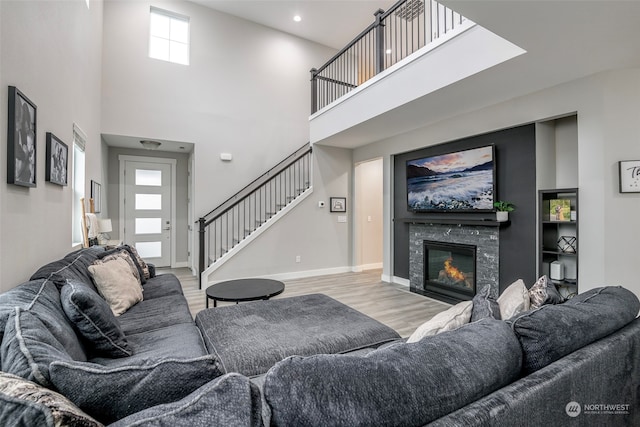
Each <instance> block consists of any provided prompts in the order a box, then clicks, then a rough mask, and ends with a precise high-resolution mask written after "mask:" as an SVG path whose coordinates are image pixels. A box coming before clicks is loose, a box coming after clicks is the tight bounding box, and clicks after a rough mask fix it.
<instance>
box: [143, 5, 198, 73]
mask: <svg viewBox="0 0 640 427" xmlns="http://www.w3.org/2000/svg"><path fill="white" fill-rule="evenodd" d="M149 57H150V58H154V59H160V60H163V61H169V62H174V63H176V64H182V65H189V18H188V17H187V16H182V15H177V14H175V13H172V12H167V11H166V10H162V9H158V8H155V7H152V8H151V21H150V25H149Z"/></svg>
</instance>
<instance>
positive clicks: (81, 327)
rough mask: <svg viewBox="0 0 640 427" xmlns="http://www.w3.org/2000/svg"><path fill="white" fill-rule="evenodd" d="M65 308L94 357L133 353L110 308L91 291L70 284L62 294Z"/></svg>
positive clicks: (68, 283)
mask: <svg viewBox="0 0 640 427" xmlns="http://www.w3.org/2000/svg"><path fill="white" fill-rule="evenodd" d="M60 299H61V301H62V308H63V309H64V312H65V314H66V315H67V317H68V318H69V320H70V321H71V322H72V323H73V326H74V328H75V329H76V330H77V331H78V333H79V334H80V335H81V336H82V337H83V338H84V339H85V341H86V343H87V345H88V347H89V348H90V349H91V350H92V351H93V353H94V354H93V355H94V356H102V357H127V356H131V355H132V354H133V352H132V351H131V349H130V348H129V344H128V343H127V339H126V338H125V336H124V333H123V332H122V330H121V329H120V323H119V322H118V319H116V316H114V314H113V312H112V311H111V308H110V307H109V304H107V302H106V301H105V300H104V299H103V298H102V297H100V295H98V294H97V293H96V292H95V291H93V290H92V289H90V288H89V287H87V286H85V285H83V284H81V283H77V282H75V283H74V282H71V281H68V282H67V284H66V285H64V286H63V287H62V290H61V291H60Z"/></svg>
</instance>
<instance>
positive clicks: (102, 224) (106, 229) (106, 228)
mask: <svg viewBox="0 0 640 427" xmlns="http://www.w3.org/2000/svg"><path fill="white" fill-rule="evenodd" d="M98 229H99V230H100V233H111V232H112V231H113V228H112V226H111V219H110V218H107V219H101V220H98Z"/></svg>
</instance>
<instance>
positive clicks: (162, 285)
mask: <svg viewBox="0 0 640 427" xmlns="http://www.w3.org/2000/svg"><path fill="white" fill-rule="evenodd" d="M183 294H184V293H183V292H182V285H181V284H180V281H179V280H178V278H177V277H176V276H175V275H173V274H160V275H159V276H155V277H152V278H150V279H148V280H147V282H146V283H145V284H144V299H145V301H146V300H151V299H155V298H162V297H166V296H169V295H183Z"/></svg>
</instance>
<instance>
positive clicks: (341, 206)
mask: <svg viewBox="0 0 640 427" xmlns="http://www.w3.org/2000/svg"><path fill="white" fill-rule="evenodd" d="M329 207H330V211H331V212H346V211H347V198H346V197H331V198H330V199H329Z"/></svg>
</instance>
